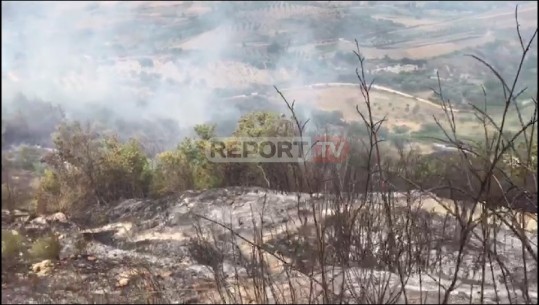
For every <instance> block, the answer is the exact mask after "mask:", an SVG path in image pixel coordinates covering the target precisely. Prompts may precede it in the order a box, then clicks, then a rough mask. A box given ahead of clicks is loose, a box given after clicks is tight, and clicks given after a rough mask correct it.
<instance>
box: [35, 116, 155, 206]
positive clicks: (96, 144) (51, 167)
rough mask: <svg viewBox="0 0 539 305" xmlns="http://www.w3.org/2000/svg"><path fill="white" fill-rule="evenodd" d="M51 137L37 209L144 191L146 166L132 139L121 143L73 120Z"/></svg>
mask: <svg viewBox="0 0 539 305" xmlns="http://www.w3.org/2000/svg"><path fill="white" fill-rule="evenodd" d="M54 143H55V146H56V151H55V152H54V153H51V154H50V155H48V156H47V157H46V158H45V161H46V162H47V165H48V168H47V170H46V171H45V174H44V176H43V177H42V179H41V181H40V186H39V190H38V196H37V197H38V200H37V201H38V202H37V204H38V210H39V211H40V212H45V211H50V210H53V211H58V210H59V211H62V212H68V211H69V210H70V209H71V208H74V206H73V204H77V205H79V206H83V205H84V204H86V203H89V202H92V201H93V202H112V201H115V200H118V199H121V198H132V197H143V196H145V195H147V194H148V192H149V187H150V183H151V176H152V173H151V168H150V165H149V162H148V159H147V157H146V155H145V153H144V152H143V150H142V147H141V146H140V145H139V143H138V142H137V141H135V140H130V141H128V142H127V143H121V142H120V141H119V140H117V139H116V138H114V137H106V136H99V135H98V134H97V133H95V132H94V131H92V130H91V128H89V127H87V128H82V126H81V125H80V123H78V122H74V123H65V124H62V125H60V126H59V128H58V132H57V133H56V134H55V135H54Z"/></svg>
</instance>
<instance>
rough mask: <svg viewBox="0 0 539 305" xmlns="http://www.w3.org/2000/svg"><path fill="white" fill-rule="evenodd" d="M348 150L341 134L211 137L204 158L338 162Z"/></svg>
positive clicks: (248, 161) (214, 160) (241, 161)
mask: <svg viewBox="0 0 539 305" xmlns="http://www.w3.org/2000/svg"><path fill="white" fill-rule="evenodd" d="M349 152H350V143H349V142H348V141H347V140H346V139H345V138H343V137H340V136H329V135H322V136H314V137H303V138H301V137H244V138H213V139H211V140H210V145H209V147H207V149H206V152H205V153H206V157H207V158H208V160H210V161H211V162H216V163H230V162H239V163H297V162H305V161H307V162H314V163H339V162H342V161H344V160H345V159H346V157H347V156H348V153H349Z"/></svg>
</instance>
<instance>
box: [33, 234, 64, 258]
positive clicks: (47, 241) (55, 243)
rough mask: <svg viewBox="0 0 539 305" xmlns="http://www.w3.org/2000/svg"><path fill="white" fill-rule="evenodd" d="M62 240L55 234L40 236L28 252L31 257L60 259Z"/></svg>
mask: <svg viewBox="0 0 539 305" xmlns="http://www.w3.org/2000/svg"><path fill="white" fill-rule="evenodd" d="M60 249H61V246H60V241H59V240H58V237H56V236H55V235H52V234H51V235H49V236H44V237H39V238H38V239H36V240H35V241H34V242H33V243H32V246H31V247H30V249H29V250H28V254H29V255H30V258H32V259H34V260H36V261H41V260H45V259H58V258H59V255H60Z"/></svg>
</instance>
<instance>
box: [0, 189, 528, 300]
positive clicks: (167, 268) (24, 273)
mask: <svg viewBox="0 0 539 305" xmlns="http://www.w3.org/2000/svg"><path fill="white" fill-rule="evenodd" d="M307 198H308V196H307V195H300V196H298V195H295V194H280V193H276V192H273V191H267V190H265V189H261V188H227V189H216V190H207V191H187V192H183V193H181V194H179V195H177V196H173V197H169V198H166V199H161V200H133V199H132V200H126V201H123V202H121V203H120V204H118V205H116V206H115V207H112V208H96V209H95V210H94V211H92V212H91V214H93V216H96V215H101V216H100V218H102V223H103V225H100V226H95V227H86V226H84V227H83V226H80V225H77V224H76V223H75V222H73V221H72V220H70V219H68V218H67V217H66V216H65V215H64V214H61V213H57V214H53V215H48V216H40V217H37V218H32V217H31V216H28V215H25V214H24V213H19V215H13V214H8V213H7V212H6V211H3V214H2V230H3V232H4V231H6V230H15V231H17V232H18V234H21V235H24V236H27V237H28V238H29V239H32V238H36V237H37V236H41V235H44V234H47V233H54V234H56V236H57V237H58V240H59V243H60V251H59V256H58V257H57V258H55V259H50V260H39V261H35V260H34V261H28V262H26V261H25V262H24V263H21V262H20V261H18V263H15V260H12V261H8V260H5V259H4V253H3V255H2V266H3V268H2V303H52V302H59V303H72V302H76V303H88V302H91V303H105V302H113V303H158V302H166V303H202V302H217V303H223V302H227V303H228V302H230V303H231V302H232V301H237V302H241V303H255V302H268V303H276V302H279V303H284V302H288V303H292V302H301V301H308V298H310V299H311V300H312V301H313V302H322V301H323V298H324V295H323V293H322V291H323V289H322V288H321V286H320V285H319V284H317V283H319V282H323V278H325V282H326V283H331V284H332V287H331V288H330V289H329V290H330V291H334V292H335V294H337V291H340V290H339V289H341V288H343V287H345V288H344V291H345V293H344V294H343V302H357V301H354V300H358V299H359V295H360V294H362V293H363V295H362V297H363V300H370V301H372V302H374V301H383V302H390V301H396V302H404V301H405V299H404V295H402V294H400V295H399V291H400V287H401V286H402V285H401V283H400V279H399V275H398V274H396V273H395V272H390V271H389V270H383V268H379V267H377V266H378V265H377V263H376V260H377V256H379V254H377V252H376V251H378V250H376V249H375V248H376V247H378V246H376V245H373V249H369V251H371V253H372V254H371V256H372V262H368V261H366V260H364V261H362V262H359V263H355V264H352V265H350V266H349V267H347V268H342V267H341V266H338V265H337V264H336V263H332V262H331V260H330V259H328V260H327V261H328V265H326V266H324V267H323V268H322V267H320V266H318V265H316V254H317V251H316V246H315V245H314V244H315V242H314V240H316V236H317V232H316V229H315V228H316V227H315V226H313V225H312V210H311V206H310V205H309V204H307V203H306V202H307ZM312 200H314V201H315V202H316V204H317V206H320V204H322V203H323V202H324V200H323V199H321V198H315V199H312ZM315 213H317V215H318V216H319V218H318V221H328V220H329V219H330V217H331V215H332V213H331V212H327V211H323V210H318V211H316V212H315ZM429 217H430V218H429V219H430V220H429V221H431V222H430V223H431V224H433V227H434V226H437V227H438V228H443V227H444V226H445V228H446V229H447V231H448V232H449V231H450V230H449V227H450V225H449V224H448V223H447V222H443V217H441V216H440V215H439V214H432V215H430V216H429ZM8 218H11V221H8ZM13 218H14V219H15V220H13ZM218 223H220V224H224V226H221V225H219V224H218ZM310 223H311V224H310ZM261 228H263V230H261ZM232 230H233V231H234V232H235V233H236V234H231V231H232ZM443 231H446V230H445V229H444V230H443ZM451 234H453V233H451ZM2 235H4V233H3V234H2ZM528 235H529V236H528V237H529V238H530V240H531V241H535V240H536V239H537V235H536V230H535V231H534V232H530V233H529V234H528ZM499 236H500V237H499V242H498V249H499V250H498V253H499V254H500V255H499V260H500V262H501V263H502V265H503V266H504V268H499V267H498V266H499V265H500V264H496V265H495V266H494V264H493V269H494V274H495V275H496V277H502V276H503V274H508V273H510V274H511V276H512V278H511V280H510V282H511V283H512V284H511V287H510V289H506V287H505V286H504V284H503V281H501V278H494V279H493V278H492V276H490V273H488V274H489V276H487V278H486V279H485V289H484V294H485V302H489V303H496V298H498V299H499V300H500V301H502V302H504V300H506V301H507V298H508V293H507V291H509V293H510V294H511V296H510V297H511V299H512V301H517V302H518V301H523V296H522V293H521V292H519V290H522V289H519V288H518V287H521V288H524V287H525V288H527V289H528V291H529V296H530V298H531V300H530V301H532V302H533V301H536V300H537V275H536V274H537V267H536V263H535V262H533V263H532V261H533V259H529V261H527V263H526V269H524V268H523V261H522V255H521V247H520V242H519V241H518V239H516V238H514V237H511V234H509V233H508V232H505V231H503V230H502V231H500V232H499ZM242 237H243V238H244V239H242ZM300 241H302V242H301V243H300ZM251 243H255V244H259V245H263V247H264V248H265V249H266V252H270V253H272V254H271V255H270V254H267V253H266V254H264V255H261V256H259V255H258V253H257V252H256V251H253V249H254V247H252V244H251ZM477 243H478V240H474V238H472V239H471V240H470V241H469V245H470V246H469V247H467V250H466V254H465V256H464V259H463V266H462V268H461V269H462V270H461V272H459V277H458V280H457V286H456V289H455V291H453V293H452V294H451V297H450V299H449V301H450V302H452V303H469V302H470V301H472V302H478V300H479V294H480V290H479V287H480V283H481V281H480V280H479V279H480V278H479V273H480V272H477V270H476V269H477V268H474V264H475V263H476V262H477V260H476V259H475V258H477V257H478V252H474V251H475V250H474V249H476V250H477V249H478V248H479V247H478V245H477ZM294 245H295V246H294ZM297 245H300V247H299V248H298V246H297ZM533 247H534V251H535V253H537V244H536V243H535V242H534V243H533ZM457 248H458V247H455V246H453V245H452V243H451V242H446V243H445V244H444V245H443V247H442V252H443V253H442V254H440V257H442V259H441V261H440V268H439V269H438V271H436V272H435V271H432V272H431V271H428V270H427V271H425V272H424V273H423V275H422V276H418V275H417V274H412V275H411V276H410V277H409V278H408V279H407V281H406V283H405V287H406V292H407V293H406V298H407V301H408V302H409V303H419V302H420V299H421V298H420V297H421V296H422V298H423V299H424V300H423V302H425V299H426V301H427V302H435V303H438V302H439V299H438V290H439V287H440V285H439V283H441V285H442V286H443V287H447V286H448V285H449V283H450V282H451V277H450V275H451V272H452V267H453V266H454V264H455V261H456V253H457V252H456V251H457ZM298 249H299V250H298ZM292 250H293V251H292ZM2 252H4V240H3V246H2ZM261 257H262V258H263V259H264V262H265V264H266V266H265V268H264V269H261V268H258V267H259V266H258V267H257V263H256V262H257V261H260V258H261ZM283 266H289V267H290V268H284V267H283ZM311 268H312V270H313V271H314V272H313V273H312V274H310V275H306V274H309V273H310V272H307V271H306V270H311ZM487 268H490V265H488V264H487ZM502 269H503V270H502ZM261 270H263V271H261ZM322 270H323V271H325V272H324V274H323V275H322ZM257 272H263V274H262V275H259V274H258V273H257ZM524 275H526V277H525V276H524ZM262 278H264V279H267V280H268V281H270V280H271V282H272V283H273V284H272V285H267V284H266V285H265V287H266V289H263V290H264V291H261V290H260V289H258V290H257V289H256V287H260V286H261V285H262V286H264V285H263V284H260V283H258V284H256V283H257V282H256V280H255V279H262ZM343 279H345V280H344V282H345V285H344V286H342V284H343ZM381 283H386V285H385V286H384V285H383V284H381ZM366 286H368V287H366ZM383 287H385V292H384V293H382V290H384V289H383ZM513 287H514V288H513ZM309 291H311V292H313V294H312V295H311V296H310V297H309ZM442 292H443V289H442ZM496 292H497V293H496ZM365 294H368V295H365ZM326 297H328V296H326ZM332 297H334V295H332V296H329V297H328V298H330V299H331V298H332ZM391 297H394V298H395V299H394V300H391ZM335 301H339V300H335Z"/></svg>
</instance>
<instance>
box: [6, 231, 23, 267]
mask: <svg viewBox="0 0 539 305" xmlns="http://www.w3.org/2000/svg"><path fill="white" fill-rule="evenodd" d="M24 240H25V239H24V237H23V236H22V235H21V234H19V232H17V231H15V230H2V259H8V260H9V259H15V258H17V257H18V256H19V253H21V252H23V251H24Z"/></svg>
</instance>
